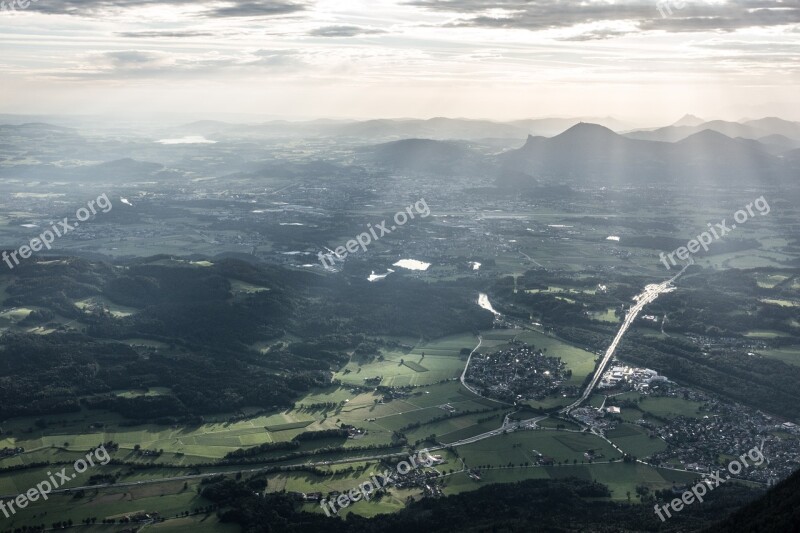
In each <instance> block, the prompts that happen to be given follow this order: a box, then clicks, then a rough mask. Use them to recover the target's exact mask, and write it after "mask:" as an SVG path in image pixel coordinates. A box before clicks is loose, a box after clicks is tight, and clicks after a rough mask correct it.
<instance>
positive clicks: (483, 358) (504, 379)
mask: <svg viewBox="0 0 800 533" xmlns="http://www.w3.org/2000/svg"><path fill="white" fill-rule="evenodd" d="M570 375H571V373H570V371H569V370H568V369H567V366H566V364H565V363H564V362H563V361H561V358H559V357H548V356H546V355H545V354H544V353H543V352H542V350H537V349H536V348H534V347H533V346H528V345H527V344H524V343H520V345H518V346H513V347H510V348H506V349H503V350H500V351H498V352H494V353H490V354H480V355H475V356H473V357H472V361H471V362H470V365H469V368H468V370H467V376H466V379H467V381H468V382H469V383H470V385H472V386H473V387H475V388H476V389H478V390H479V391H481V394H482V395H484V396H489V397H493V398H497V399H500V400H504V401H508V402H514V401H520V400H532V399H536V400H541V399H544V398H546V397H547V396H550V395H553V394H557V393H559V392H562V393H563V392H564V390H563V386H562V384H563V382H564V381H565V379H567V378H569V376H570Z"/></svg>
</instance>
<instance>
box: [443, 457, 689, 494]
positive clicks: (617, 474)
mask: <svg viewBox="0 0 800 533" xmlns="http://www.w3.org/2000/svg"><path fill="white" fill-rule="evenodd" d="M566 477H578V478H580V479H586V480H590V479H591V480H594V481H598V482H600V483H603V484H605V485H607V486H608V487H609V489H610V490H611V498H610V499H611V500H615V501H627V500H628V496H627V493H628V492H630V493H631V496H632V500H631V501H633V502H636V501H637V500H636V496H635V491H636V487H637V486H638V485H645V486H647V487H648V488H650V490H651V491H653V490H662V489H668V488H671V487H672V486H673V483H677V484H683V483H688V482H690V481H692V480H695V479H697V475H696V474H691V473H686V472H678V471H673V470H668V469H663V468H654V467H652V466H649V465H644V464H640V463H622V462H615V463H608V464H603V463H601V464H586V465H581V464H577V465H574V464H566V465H562V466H549V467H542V466H531V467H520V466H516V467H514V468H500V469H494V468H493V469H484V470H482V471H481V481H473V480H472V479H470V478H469V476H468V475H467V474H466V473H457V474H453V475H452V476H449V477H448V478H447V485H446V487H445V489H444V492H445V494H448V495H450V494H458V493H460V492H466V491H470V490H476V489H477V488H479V487H481V486H483V485H486V484H489V483H513V482H517V481H523V480H525V479H557V478H566Z"/></svg>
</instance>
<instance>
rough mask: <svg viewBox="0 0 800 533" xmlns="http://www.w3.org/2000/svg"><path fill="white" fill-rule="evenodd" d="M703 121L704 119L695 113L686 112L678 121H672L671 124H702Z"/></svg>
mask: <svg viewBox="0 0 800 533" xmlns="http://www.w3.org/2000/svg"><path fill="white" fill-rule="evenodd" d="M704 122H705V120H703V119H702V118H700V117H698V116H696V115H690V114H686V115H683V117H681V119H680V120H679V121H677V122H676V123H674V124H673V126H699V125H700V124H703V123H704Z"/></svg>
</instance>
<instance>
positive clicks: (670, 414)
mask: <svg viewBox="0 0 800 533" xmlns="http://www.w3.org/2000/svg"><path fill="white" fill-rule="evenodd" d="M617 398H618V399H619V400H622V399H629V400H634V401H637V400H638V404H637V405H638V408H639V410H641V411H643V412H645V413H652V414H654V415H656V416H659V417H662V418H675V417H676V416H685V417H695V418H697V417H699V416H701V412H700V411H699V408H700V407H701V405H702V404H701V403H699V402H694V401H691V400H684V399H683V398H671V397H661V396H644V395H641V394H639V393H638V392H628V393H625V394H620V395H619V396H617ZM625 410H626V408H625V407H623V408H622V414H623V415H624V414H625Z"/></svg>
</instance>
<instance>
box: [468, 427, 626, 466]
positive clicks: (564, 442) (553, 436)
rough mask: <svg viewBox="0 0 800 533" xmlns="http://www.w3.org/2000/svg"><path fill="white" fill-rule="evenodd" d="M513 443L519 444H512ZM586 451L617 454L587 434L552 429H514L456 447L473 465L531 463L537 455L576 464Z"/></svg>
mask: <svg viewBox="0 0 800 533" xmlns="http://www.w3.org/2000/svg"><path fill="white" fill-rule="evenodd" d="M515 444H519V446H517V447H515V446H514V445H515ZM588 450H594V451H595V453H597V454H602V455H603V458H598V459H597V461H608V460H609V459H612V458H617V459H619V458H620V457H621V455H620V454H619V453H618V452H617V451H616V450H614V448H613V447H612V446H611V445H610V444H608V443H607V442H606V441H604V440H603V439H601V438H600V437H598V436H596V435H592V434H591V433H572V432H567V431H552V430H534V431H518V432H514V433H509V434H505V435H499V436H497V437H492V438H489V439H484V440H481V441H478V442H475V443H472V444H466V445H464V446H459V448H458V451H459V453H460V454H461V457H462V458H463V459H464V460H465V461H466V462H467V464H468V465H469V466H470V467H473V468H474V467H477V466H479V465H491V466H505V465H507V464H508V463H513V464H517V465H519V464H523V463H525V462H528V463H530V464H535V463H536V461H537V458H538V455H537V454H542V455H545V456H548V457H552V458H553V459H555V460H556V461H558V462H562V461H569V462H572V461H577V462H578V463H580V462H581V461H586V457H584V453H585V452H587V451H588Z"/></svg>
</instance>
